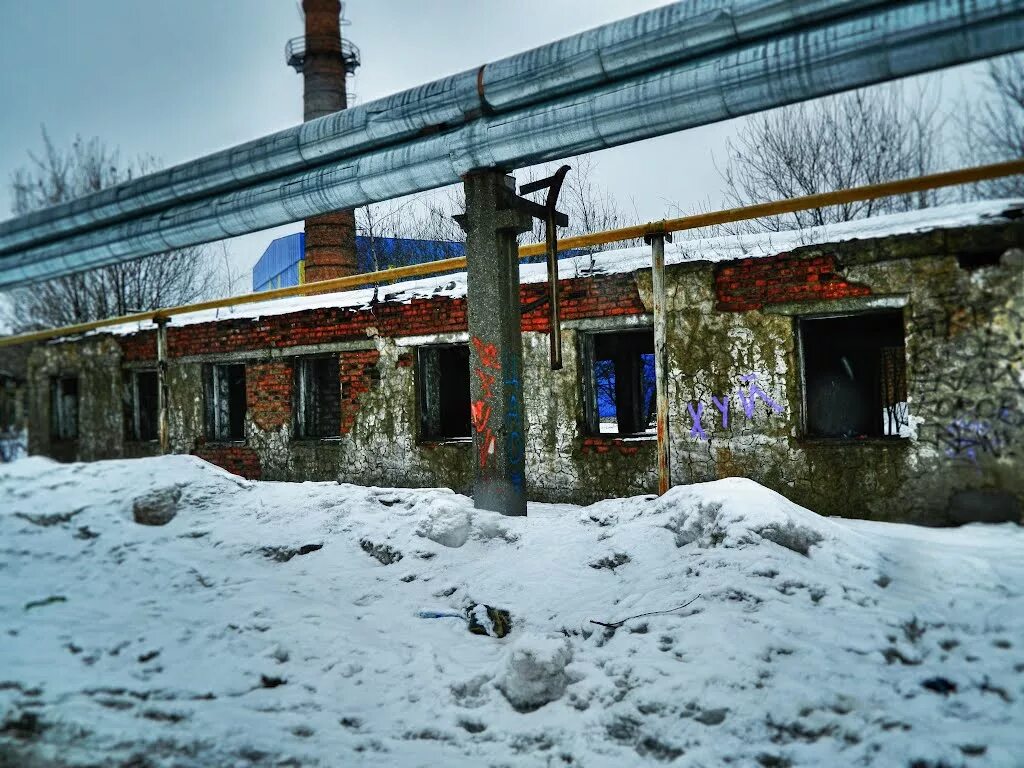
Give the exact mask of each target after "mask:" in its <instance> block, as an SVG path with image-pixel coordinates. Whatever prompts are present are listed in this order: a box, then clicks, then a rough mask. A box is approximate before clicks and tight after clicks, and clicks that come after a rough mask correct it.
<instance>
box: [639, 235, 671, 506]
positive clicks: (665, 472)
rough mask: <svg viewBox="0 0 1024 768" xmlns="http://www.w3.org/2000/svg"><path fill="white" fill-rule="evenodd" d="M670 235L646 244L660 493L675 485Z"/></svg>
mask: <svg viewBox="0 0 1024 768" xmlns="http://www.w3.org/2000/svg"><path fill="white" fill-rule="evenodd" d="M666 240H668V241H669V242H670V243H671V242H672V235H671V234H670V233H668V232H650V233H648V234H646V235H644V242H645V243H647V244H648V245H650V246H651V283H652V292H653V294H654V383H655V392H656V397H657V411H658V493H659V494H665V493H667V492H668V489H669V486H670V485H671V484H672V464H671V456H670V451H669V430H668V317H667V315H668V311H667V299H666V292H665V241H666Z"/></svg>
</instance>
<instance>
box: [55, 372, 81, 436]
mask: <svg viewBox="0 0 1024 768" xmlns="http://www.w3.org/2000/svg"><path fill="white" fill-rule="evenodd" d="M50 437H51V439H53V440H74V439H76V438H77V437H78V378H77V377H75V376H55V377H54V378H52V379H50Z"/></svg>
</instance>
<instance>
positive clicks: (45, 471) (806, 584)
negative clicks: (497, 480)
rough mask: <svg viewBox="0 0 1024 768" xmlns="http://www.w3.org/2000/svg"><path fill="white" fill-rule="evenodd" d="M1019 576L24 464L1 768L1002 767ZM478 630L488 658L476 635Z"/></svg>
mask: <svg viewBox="0 0 1024 768" xmlns="http://www.w3.org/2000/svg"><path fill="white" fill-rule="evenodd" d="M169 487H173V488H176V489H180V498H178V499H177V501H176V503H175V510H176V513H175V515H174V516H173V518H172V519H170V520H168V521H167V522H166V524H164V525H159V526H146V525H137V524H136V523H135V522H134V521H133V518H132V502H133V500H135V499H138V498H140V497H142V496H145V495H146V494H152V493H153V492H156V491H159V489H165V490H166V489H167V488H169ZM172 495H173V494H172ZM1022 552H1024V531H1022V529H1021V528H1019V527H1018V526H1014V525H1010V524H1002V525H980V524H978V525H970V526H966V527H964V528H960V529H948V530H936V529H922V528H916V527H913V526H904V525H886V524H881V523H872V522H865V521H853V520H841V519H837V518H831V519H826V518H822V517H820V516H818V515H816V514H814V513H813V512H811V511H809V510H807V509H804V508H802V507H800V506H798V505H796V504H793V503H791V502H789V501H787V500H786V499H785V498H783V497H782V496H780V495H779V494H776V493H773V492H772V491H769V490H766V489H764V488H762V487H760V486H758V485H757V484H755V483H752V482H750V481H747V480H742V479H736V478H733V479H728V480H720V481H716V482H713V483H704V484H699V485H693V486H688V487H681V488H676V489H673V490H672V491H671V492H670V493H669V494H667V495H665V496H664V497H662V498H660V499H659V498H657V497H653V496H640V497H635V498H631V499H610V500H606V501H603V502H601V503H599V504H595V505H592V506H590V507H585V508H580V507H574V506H571V505H547V504H531V505H530V508H529V516H528V517H526V518H505V517H502V516H500V515H497V514H495V513H492V512H485V511H482V510H477V509H474V508H473V503H472V500H471V499H468V498H466V497H464V496H460V495H458V494H455V493H453V492H452V491H450V490H446V489H433V488H428V489H399V488H364V487H359V486H353V485H345V484H338V483H272V482H248V481H245V480H241V479H240V478H237V477H235V476H233V475H231V474H229V473H227V472H224V471H223V470H221V469H218V468H216V467H213V466H212V465H209V464H207V463H205V462H203V461H201V460H199V459H196V458H194V457H188V456H167V457H160V458H152V459H139V460H134V461H109V462H97V463H94V464H56V463H54V462H51V461H48V460H43V459H38V458H27V459H23V460H19V461H17V462H14V463H12V464H7V465H2V466H0V583H2V584H3V589H0V660H2V662H0V765H39V766H41V767H42V766H45V767H46V768H54V766H56V767H59V768H65V767H68V766H74V767H75V768H81V767H84V766H95V765H145V766H147V768H170V766H181V765H189V766H200V765H203V766H205V765H232V766H246V767H252V766H279V765H302V766H325V767H327V766H336V765H345V766H380V765H396V766H407V765H408V766H419V765H444V766H476V765H492V764H500V765H508V766H513V767H514V768H520V767H521V768H526V767H527V766H535V765H552V766H554V765H586V766H588V768H602V767H604V766H608V767H609V768H610V767H611V766H622V765H641V764H660V763H666V762H672V763H673V764H677V765H685V766H691V765H692V766H704V765H707V766H712V765H725V764H732V765H754V766H757V765H762V766H766V765H776V766H820V765H829V766H846V765H858V766H875V767H876V768H883V767H886V768H887V767H888V766H910V765H922V766H931V767H932V768H934V767H935V766H939V765H950V766H954V765H956V766H959V765H966V766H975V765H977V766H983V765H984V766H1008V767H1009V766H1018V765H1020V759H1019V756H1020V755H1021V754H1024V707H1022V706H1021V702H1022V701H1024V641H1021V638H1022V637H1024V557H1022V556H1021V553H1022ZM698 595H699V597H698ZM695 598H696V599H695ZM481 604H482V605H488V606H493V607H495V608H499V609H502V610H505V611H508V612H509V613H510V614H511V616H512V631H511V633H510V634H508V635H506V636H504V637H501V638H498V637H490V636H481V635H476V634H473V633H471V632H470V631H469V628H468V622H467V620H466V616H467V612H468V611H469V610H471V608H472V606H474V605H481Z"/></svg>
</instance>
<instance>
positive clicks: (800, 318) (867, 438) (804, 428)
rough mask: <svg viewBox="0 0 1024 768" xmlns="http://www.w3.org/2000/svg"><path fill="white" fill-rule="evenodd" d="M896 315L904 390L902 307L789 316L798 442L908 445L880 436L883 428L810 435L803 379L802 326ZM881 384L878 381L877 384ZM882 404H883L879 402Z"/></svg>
mask: <svg viewBox="0 0 1024 768" xmlns="http://www.w3.org/2000/svg"><path fill="white" fill-rule="evenodd" d="M885 314H889V315H893V316H895V315H897V314H898V315H899V320H900V334H901V337H902V340H903V345H902V347H900V348H902V349H903V371H902V375H903V383H904V386H905V387H908V386H909V381H908V379H909V360H908V357H907V344H906V341H907V312H906V308H905V306H903V305H900V306H887V307H870V308H864V309H849V310H839V311H835V312H813V313H806V314H802V313H801V314H795V315H794V316H793V336H794V340H795V344H794V347H795V352H796V362H797V375H798V383H799V389H800V400H799V402H800V415H799V430H800V435H799V440H800V442H802V443H816V444H829V445H866V444H878V443H885V444H888V445H893V444H902V443H909V441H910V438H909V437H908V436H905V435H900V434H898V433H897V434H888V435H887V434H884V429H885V427H884V425H883V426H882V427H880V428H879V434H865V435H852V436H843V435H820V434H813V433H812V432H811V431H810V404H809V401H808V394H809V388H808V376H807V373H808V372H807V350H806V347H805V339H804V328H805V323H808V322H813V321H815V320H838V319H842V318H861V317H869V316H872V315H885ZM885 348H888V347H885V346H882V345H879V346H878V350H879V351H881V350H882V349H885ZM879 383H881V382H879ZM882 404H883V405H884V402H883V403H882ZM878 418H879V423H881V418H882V417H881V415H880V414H879V417H878Z"/></svg>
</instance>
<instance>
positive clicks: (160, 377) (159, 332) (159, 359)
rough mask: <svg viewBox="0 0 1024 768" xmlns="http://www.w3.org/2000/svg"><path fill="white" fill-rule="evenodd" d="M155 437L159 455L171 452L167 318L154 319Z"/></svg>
mask: <svg viewBox="0 0 1024 768" xmlns="http://www.w3.org/2000/svg"><path fill="white" fill-rule="evenodd" d="M156 381H157V388H156V395H157V401H156V402H157V437H158V438H159V440H160V453H162V454H167V453H170V452H171V431H170V421H169V420H168V415H167V400H168V394H169V390H168V388H167V318H166V317H158V318H156Z"/></svg>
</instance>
